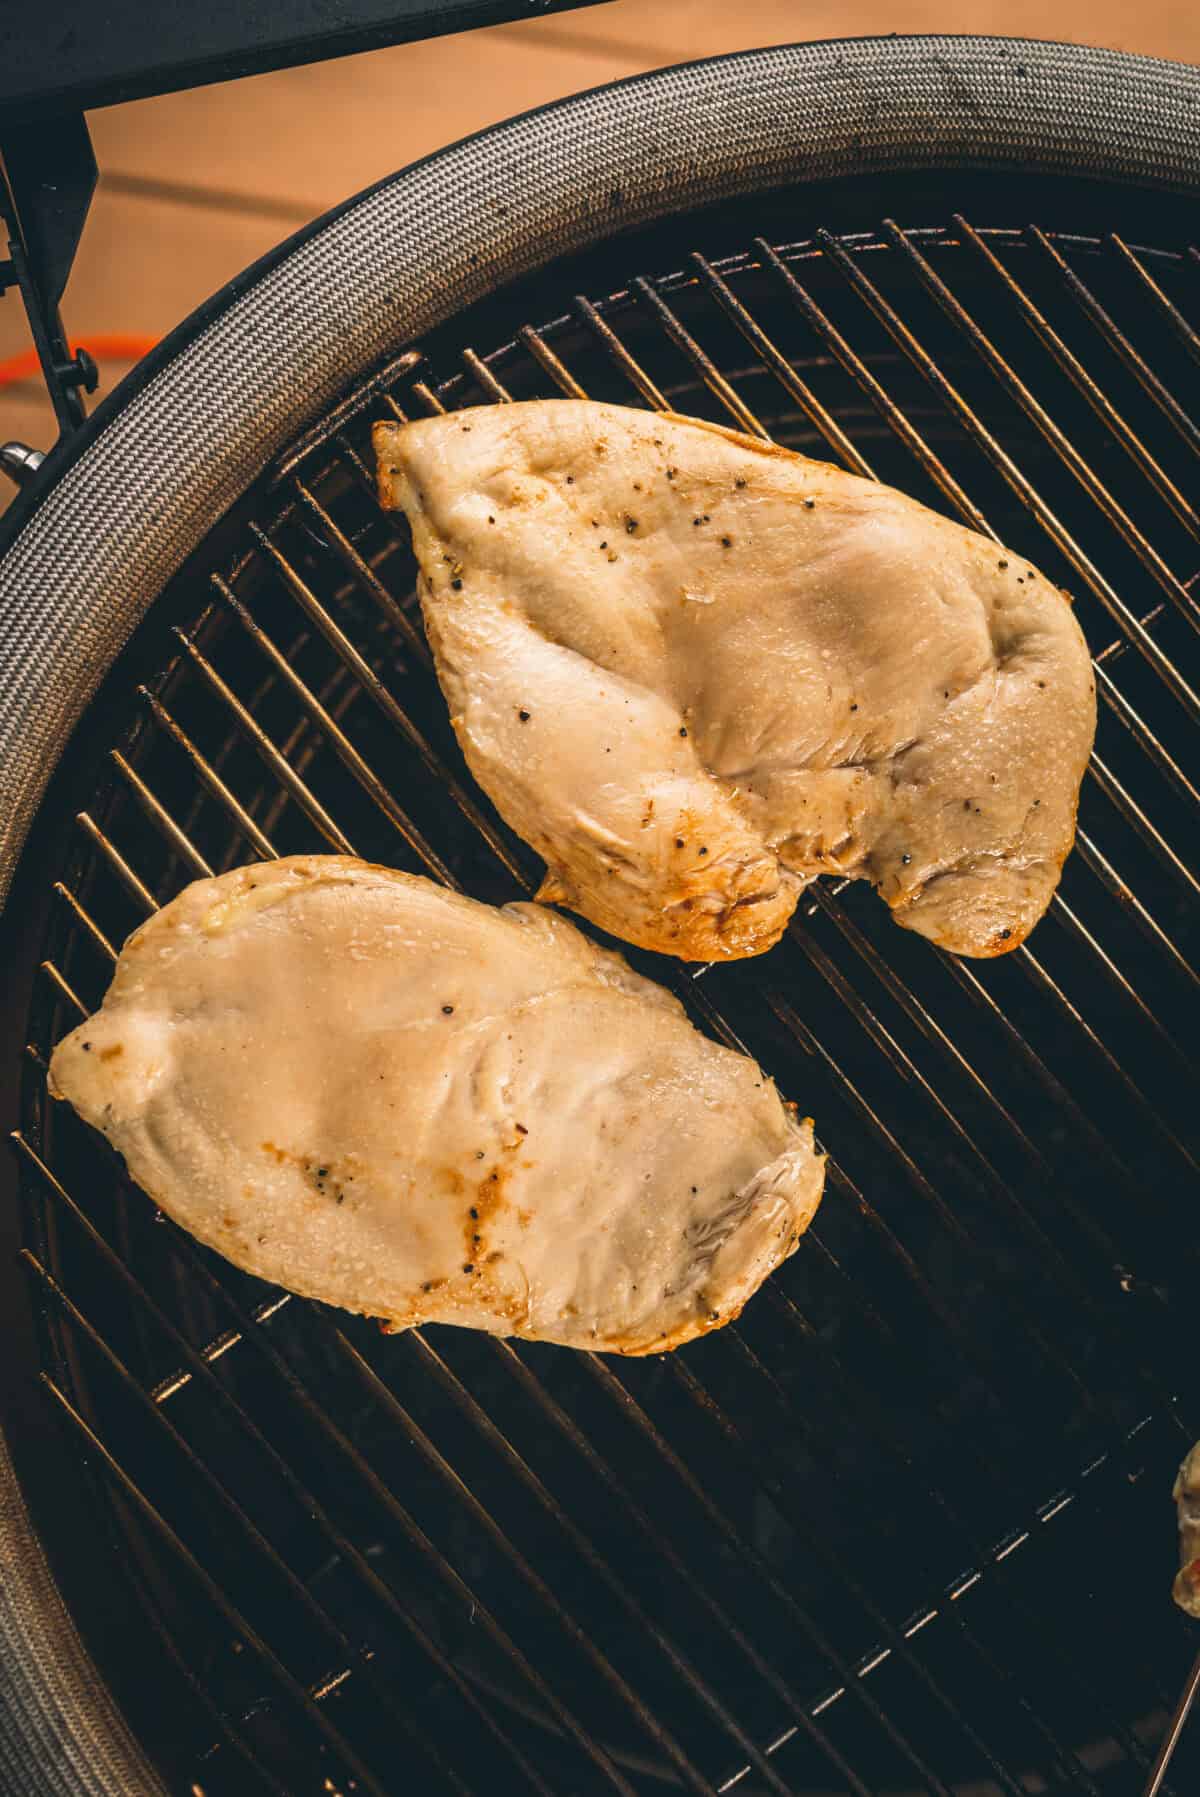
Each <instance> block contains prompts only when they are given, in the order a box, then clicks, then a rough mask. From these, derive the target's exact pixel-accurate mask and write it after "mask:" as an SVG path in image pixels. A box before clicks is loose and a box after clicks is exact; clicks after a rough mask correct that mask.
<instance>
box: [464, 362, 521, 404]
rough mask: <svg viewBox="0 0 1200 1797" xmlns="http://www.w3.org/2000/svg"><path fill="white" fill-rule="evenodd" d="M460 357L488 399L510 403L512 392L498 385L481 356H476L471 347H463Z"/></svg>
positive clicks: (497, 402)
mask: <svg viewBox="0 0 1200 1797" xmlns="http://www.w3.org/2000/svg"><path fill="white" fill-rule="evenodd" d="M462 359H463V366H464V367H465V368H466V370H467V372H468V373H469V374H472V375H474V377H475V379H476V380H477V381H478V382H479V385H480V386H481V387H482V388H483V390H484V392H485V393H486V394H487V396H488V398H489V399H490V400H493V401H495V403H496V404H497V405H501V406H510V405H511V404H512V394H511V393H509V392H508V391H507V390H506V389H505V388H504V387H502V386H501V385H500V382H499V381H498V380H497V379H496V377H495V375H494V374H493V373H492V371H491V369H490V368H489V367H488V365H487V363H486V362H485V361H484V360H483V358H482V357H481V356H477V355H476V354H475V351H474V350H473V349H464V350H463V352H462Z"/></svg>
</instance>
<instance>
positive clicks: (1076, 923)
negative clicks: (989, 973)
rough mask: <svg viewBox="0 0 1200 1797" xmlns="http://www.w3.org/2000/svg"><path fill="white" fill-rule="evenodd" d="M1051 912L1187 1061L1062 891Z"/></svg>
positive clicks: (1052, 905)
mask: <svg viewBox="0 0 1200 1797" xmlns="http://www.w3.org/2000/svg"><path fill="white" fill-rule="evenodd" d="M1051 914H1052V915H1054V916H1056V917H1057V918H1058V920H1059V922H1063V921H1064V920H1065V921H1066V923H1067V925H1068V926H1069V928H1070V930H1071V932H1072V934H1074V935H1076V936H1078V937H1080V938H1081V940H1082V941H1084V942H1086V943H1087V945H1088V947H1089V948H1090V949H1091V951H1092V953H1093V955H1095V957H1096V959H1097V960H1098V961H1099V963H1100V965H1101V967H1102V968H1103V969H1104V972H1105V974H1106V976H1107V978H1108V979H1109V981H1110V982H1111V984H1112V985H1113V986H1115V987H1116V989H1117V990H1118V991H1119V992H1121V993H1122V994H1123V995H1124V997H1125V998H1127V999H1128V1001H1129V1003H1130V1004H1131V1005H1132V1006H1133V1007H1134V1009H1135V1010H1136V1011H1139V1012H1140V1013H1141V1015H1142V1017H1143V1018H1144V1020H1145V1022H1146V1023H1147V1024H1148V1025H1149V1026H1150V1028H1151V1029H1152V1030H1153V1031H1154V1032H1155V1034H1156V1035H1157V1036H1158V1037H1159V1038H1160V1039H1161V1040H1162V1042H1163V1044H1164V1046H1165V1047H1166V1048H1167V1049H1168V1050H1169V1052H1170V1053H1171V1054H1172V1055H1174V1056H1175V1057H1177V1058H1178V1059H1180V1060H1182V1061H1184V1062H1185V1064H1186V1056H1185V1055H1184V1053H1183V1050H1182V1049H1181V1048H1180V1046H1179V1043H1178V1041H1177V1040H1176V1038H1175V1037H1174V1036H1173V1035H1172V1034H1171V1032H1170V1031H1169V1030H1168V1029H1167V1028H1166V1026H1165V1025H1164V1024H1163V1022H1162V1020H1161V1018H1159V1017H1158V1016H1157V1015H1156V1013H1155V1012H1154V1011H1152V1010H1151V1009H1150V1007H1149V1005H1148V1004H1147V1003H1146V1001H1145V999H1144V998H1143V997H1142V995H1141V993H1140V992H1138V991H1136V990H1135V988H1134V987H1133V986H1132V985H1131V984H1130V982H1129V980H1128V979H1127V978H1126V976H1125V975H1124V974H1123V973H1122V972H1121V969H1120V968H1119V967H1118V966H1117V964H1116V962H1115V961H1114V960H1113V959H1112V957H1111V956H1110V955H1109V954H1107V953H1106V952H1105V950H1104V949H1103V948H1102V947H1101V946H1100V944H1099V943H1098V942H1097V941H1096V938H1095V936H1094V935H1093V934H1092V932H1091V931H1090V930H1089V929H1088V928H1087V926H1086V924H1084V923H1082V922H1081V921H1080V919H1079V917H1077V916H1076V914H1075V912H1074V911H1073V910H1072V909H1071V907H1070V905H1068V903H1067V901H1066V899H1065V898H1063V896H1062V893H1061V892H1056V893H1055V895H1054V898H1053V900H1052V902H1051ZM1172 946H1173V945H1172ZM1021 952H1022V951H1021V950H1020V949H1018V950H1017V953H1018V954H1020V953H1021ZM1181 959H1182V957H1181ZM1184 965H1185V966H1186V962H1185V963H1184Z"/></svg>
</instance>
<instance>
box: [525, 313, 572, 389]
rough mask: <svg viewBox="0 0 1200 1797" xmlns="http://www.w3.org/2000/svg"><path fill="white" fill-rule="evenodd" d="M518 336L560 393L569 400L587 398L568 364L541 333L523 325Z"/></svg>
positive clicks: (527, 325) (530, 326)
mask: <svg viewBox="0 0 1200 1797" xmlns="http://www.w3.org/2000/svg"><path fill="white" fill-rule="evenodd" d="M517 335H518V337H519V338H520V340H521V342H522V343H523V344H524V345H525V348H526V349H527V350H528V351H529V353H530V355H531V356H532V357H533V359H534V361H535V362H538V363H539V364H540V365H541V367H542V368H543V370H544V371H545V372H546V373H547V374H548V375H549V376H550V379H551V380H552V381H553V382H554V384H555V386H557V387H558V389H559V391H560V392H562V393H565V394H566V396H567V398H568V399H586V398H587V394H586V393H585V392H584V390H583V388H582V387H581V386H580V385H579V382H578V381H577V380H576V379H575V376H574V375H573V374H572V373H571V371H570V369H569V368H568V367H567V365H566V363H565V362H563V361H561V360H560V359H559V357H558V356H556V355H555V353H554V351H553V350H552V349H551V348H550V346H549V344H548V343H547V342H546V340H545V338H544V337H543V336H542V335H541V333H540V332H539V331H535V330H534V328H533V326H532V325H531V324H523V325H522V326H521V329H520V330H519V331H518V333H517Z"/></svg>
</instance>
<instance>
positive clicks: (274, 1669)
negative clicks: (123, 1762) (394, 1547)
mask: <svg viewBox="0 0 1200 1797" xmlns="http://www.w3.org/2000/svg"><path fill="white" fill-rule="evenodd" d="M41 1379H42V1383H43V1385H44V1386H45V1387H46V1389H47V1390H48V1391H49V1393H50V1395H51V1397H53V1398H54V1399H55V1401H56V1402H57V1404H58V1406H59V1408H60V1409H61V1410H62V1412H63V1414H64V1415H65V1416H66V1418H67V1420H68V1422H70V1424H71V1425H72V1427H73V1428H74V1429H75V1431H76V1432H77V1434H78V1435H79V1436H80V1437H81V1439H82V1441H83V1443H84V1444H85V1446H86V1447H87V1448H88V1450H89V1451H90V1452H91V1453H92V1454H94V1455H95V1456H96V1458H97V1460H98V1461H99V1462H100V1464H101V1466H102V1467H103V1468H104V1470H105V1472H106V1473H107V1474H108V1475H109V1477H110V1478H111V1479H112V1480H113V1482H114V1483H115V1484H116V1485H117V1486H119V1488H120V1489H121V1491H123V1492H124V1494H125V1496H126V1497H127V1498H129V1499H130V1501H131V1502H132V1503H133V1505H134V1506H135V1508H136V1509H137V1510H138V1511H139V1512H140V1513H141V1515H142V1516H144V1517H145V1519H146V1521H147V1522H148V1523H149V1524H150V1526H151V1528H152V1529H153V1530H154V1532H155V1533H156V1534H157V1535H158V1536H159V1537H160V1538H161V1539H162V1540H163V1541H165V1542H166V1544H167V1546H168V1547H169V1548H170V1549H171V1550H172V1552H173V1553H174V1555H175V1557H176V1559H177V1560H179V1561H180V1562H181V1563H182V1564H183V1565H184V1566H185V1567H186V1568H187V1570H188V1572H189V1573H190V1574H191V1575H192V1577H193V1579H194V1580H195V1581H196V1583H197V1584H198V1585H199V1586H200V1588H201V1590H202V1591H203V1592H204V1594H205V1596H206V1597H207V1598H208V1600H209V1602H210V1603H211V1604H212V1606H213V1608H214V1609H216V1610H217V1611H218V1612H219V1613H220V1615H221V1616H223V1617H224V1619H225V1621H226V1622H227V1623H228V1625H229V1627H230V1628H231V1629H233V1630H234V1632H235V1633H236V1634H237V1635H238V1636H239V1637H240V1638H241V1639H242V1640H244V1641H245V1642H246V1643H247V1645H248V1646H249V1647H250V1648H251V1649H252V1650H253V1652H254V1653H255V1655H256V1656H257V1658H258V1660H259V1661H260V1663H261V1664H262V1665H263V1666H264V1667H265V1668H266V1670H267V1671H268V1672H269V1673H270V1675H271V1678H272V1679H273V1681H274V1682H275V1683H276V1684H277V1685H278V1686H279V1687H280V1689H281V1690H283V1691H284V1692H286V1693H287V1695H288V1697H290V1698H291V1700H292V1702H293V1703H295V1704H296V1705H297V1706H298V1707H299V1708H300V1709H302V1710H303V1711H304V1713H305V1715H306V1716H307V1717H308V1718H309V1720H310V1722H312V1724H313V1726H314V1727H315V1728H316V1730H317V1732H318V1733H319V1734H320V1735H321V1737H322V1738H323V1740H324V1741H325V1742H326V1744H327V1745H328V1746H329V1747H330V1748H332V1750H333V1752H334V1753H335V1754H336V1755H337V1756H338V1758H339V1759H340V1760H342V1761H343V1762H344V1763H345V1764H346V1765H347V1766H349V1767H351V1768H352V1769H353V1772H354V1775H355V1777H356V1778H358V1779H360V1780H361V1781H362V1784H363V1785H364V1787H365V1788H366V1789H367V1790H368V1791H371V1792H373V1793H374V1797H386V1794H385V1792H384V1790H383V1788H382V1786H381V1785H379V1784H378V1783H377V1782H376V1780H375V1779H374V1778H372V1776H371V1774H370V1773H369V1772H368V1771H367V1769H366V1767H365V1766H364V1765H363V1764H362V1762H361V1760H359V1758H358V1756H357V1755H356V1754H355V1752H354V1750H353V1748H351V1747H350V1745H349V1744H348V1743H347V1742H346V1741H344V1740H343V1738H342V1736H341V1734H340V1733H339V1732H338V1730H337V1728H336V1727H335V1726H334V1724H333V1723H332V1722H330V1720H329V1718H328V1716H326V1715H325V1714H324V1713H323V1711H322V1710H321V1707H320V1705H319V1703H318V1702H317V1701H316V1700H315V1699H314V1698H313V1696H312V1694H311V1693H310V1692H308V1691H306V1690H305V1688H304V1686H303V1685H302V1684H300V1682H299V1680H297V1679H295V1678H293V1676H292V1674H291V1673H290V1672H289V1671H288V1670H287V1667H286V1666H284V1664H283V1663H282V1661H281V1660H280V1659H279V1658H278V1656H277V1655H276V1654H275V1653H274V1652H273V1650H272V1649H271V1648H270V1647H269V1646H268V1645H267V1643H266V1642H265V1641H264V1640H263V1638H262V1637H261V1635H259V1634H258V1632H257V1630H256V1629H254V1628H253V1627H252V1626H251V1624H250V1623H249V1622H248V1621H247V1619H246V1618H245V1617H244V1616H243V1615H242V1613H241V1611H240V1610H239V1609H238V1608H237V1606H236V1605H235V1604H233V1603H231V1602H230V1600H229V1598H228V1597H227V1596H226V1595H225V1593H224V1591H223V1590H222V1589H221V1587H220V1586H219V1585H218V1584H217V1582H216V1580H215V1579H213V1577H212V1576H211V1574H210V1573H208V1572H206V1571H205V1569H204V1567H203V1566H202V1565H201V1564H200V1562H199V1561H198V1560H197V1559H196V1557H195V1555H194V1554H193V1553H192V1552H191V1550H190V1549H189V1548H187V1547H186V1546H185V1545H184V1543H183V1541H182V1540H181V1539H180V1537H179V1536H178V1535H177V1534H176V1533H175V1531H174V1529H173V1528H172V1527H171V1525H170V1524H169V1523H168V1522H167V1520H166V1518H165V1517H164V1516H163V1515H162V1514H161V1512H160V1511H159V1510H157V1509H156V1508H155V1506H154V1505H153V1504H152V1503H151V1502H150V1499H149V1498H148V1497H146V1495H145V1494H144V1492H143V1491H142V1490H141V1489H140V1487H139V1486H138V1485H137V1483H136V1482H135V1481H134V1479H133V1478H132V1477H131V1476H130V1474H129V1473H128V1472H127V1471H126V1470H125V1468H124V1467H123V1466H122V1465H121V1463H120V1461H119V1460H118V1459H117V1458H116V1456H115V1455H114V1454H113V1453H112V1452H111V1451H110V1450H109V1448H108V1447H106V1445H105V1444H104V1442H103V1441H102V1440H101V1439H100V1437H99V1436H98V1435H97V1434H96V1432H95V1430H94V1429H92V1428H91V1427H90V1425H89V1424H88V1423H87V1422H85V1420H84V1418H83V1417H82V1416H81V1415H80V1413H79V1411H78V1410H76V1408H75V1406H74V1405H73V1404H72V1403H71V1400H70V1399H69V1398H68V1397H67V1396H66V1394H65V1393H64V1392H63V1391H62V1390H61V1389H60V1388H59V1386H58V1385H57V1384H56V1382H55V1381H54V1380H53V1379H52V1378H51V1377H50V1375H49V1373H43V1374H42V1375H41Z"/></svg>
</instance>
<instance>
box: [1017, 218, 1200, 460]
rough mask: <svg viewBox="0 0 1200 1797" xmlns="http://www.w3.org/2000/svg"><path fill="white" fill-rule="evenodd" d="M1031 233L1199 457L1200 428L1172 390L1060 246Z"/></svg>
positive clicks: (1032, 227)
mask: <svg viewBox="0 0 1200 1797" xmlns="http://www.w3.org/2000/svg"><path fill="white" fill-rule="evenodd" d="M1028 233H1029V236H1030V238H1031V239H1032V240H1033V242H1034V243H1035V244H1036V245H1037V247H1038V248H1039V250H1041V252H1042V254H1043V255H1044V256H1045V257H1046V259H1047V261H1048V262H1049V263H1050V264H1051V266H1052V267H1053V268H1054V269H1055V270H1056V271H1057V272H1058V274H1059V275H1060V276H1061V278H1062V280H1063V282H1064V284H1065V286H1066V288H1067V291H1068V292H1069V293H1070V294H1071V296H1072V298H1073V299H1074V300H1075V301H1076V302H1077V303H1078V305H1079V306H1080V307H1081V308H1082V310H1083V311H1084V312H1085V313H1086V315H1087V317H1088V318H1089V319H1090V320H1091V322H1092V324H1094V325H1095V327H1096V329H1097V330H1098V331H1099V333H1100V335H1101V336H1102V337H1103V338H1104V341H1105V342H1106V343H1107V344H1108V346H1109V348H1110V349H1111V350H1113V352H1114V353H1115V354H1116V355H1117V356H1119V358H1120V359H1121V361H1122V362H1123V363H1124V364H1125V367H1126V368H1127V369H1128V370H1129V372H1130V374H1132V375H1133V377H1134V379H1135V380H1136V381H1137V382H1138V384H1139V386H1140V387H1141V388H1142V391H1143V392H1144V393H1146V394H1148V395H1149V397H1150V398H1151V399H1152V400H1153V401H1154V403H1155V405H1156V406H1157V407H1158V409H1159V411H1160V412H1161V413H1162V415H1163V417H1164V418H1166V419H1167V421H1168V423H1170V424H1171V425H1172V426H1173V427H1174V429H1175V430H1176V431H1177V432H1178V433H1179V435H1180V436H1181V437H1182V438H1183V440H1184V442H1185V443H1186V444H1187V445H1188V447H1189V448H1190V449H1193V450H1195V452H1196V454H1197V455H1200V427H1198V426H1197V425H1196V424H1195V423H1194V422H1193V420H1192V419H1191V418H1190V417H1189V416H1188V414H1187V413H1186V412H1185V411H1184V409H1183V407H1182V406H1181V405H1180V403H1179V401H1178V400H1177V399H1176V397H1175V395H1174V394H1173V393H1172V392H1171V390H1170V388H1169V387H1167V386H1166V385H1165V383H1164V382H1163V381H1161V380H1160V379H1159V378H1158V376H1157V375H1156V374H1155V372H1154V370H1153V369H1152V368H1151V367H1150V365H1149V363H1148V362H1147V361H1146V360H1145V358H1144V357H1143V356H1142V355H1140V354H1139V352H1138V351H1137V350H1136V349H1135V348H1134V346H1133V344H1132V343H1131V342H1130V341H1129V339H1128V337H1126V336H1125V334H1124V332H1123V331H1121V330H1119V329H1118V328H1117V326H1116V324H1115V323H1114V322H1113V320H1112V319H1111V318H1110V317H1109V315H1108V312H1107V311H1106V310H1105V308H1104V307H1103V306H1102V305H1101V304H1100V301H1099V300H1098V299H1097V298H1096V296H1095V294H1094V293H1093V292H1092V290H1091V288H1090V287H1088V286H1087V285H1086V283H1085V282H1084V281H1083V280H1082V278H1081V277H1080V275H1079V274H1078V273H1077V272H1076V270H1075V269H1073V268H1072V267H1071V264H1070V263H1069V262H1068V261H1067V259H1066V257H1065V256H1064V255H1063V254H1062V252H1061V251H1060V250H1059V249H1058V248H1057V246H1056V245H1055V244H1054V243H1053V242H1051V240H1050V238H1049V237H1048V236H1047V235H1046V233H1045V231H1043V230H1041V229H1040V228H1039V227H1038V226H1037V225H1030V226H1029V227H1028Z"/></svg>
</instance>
